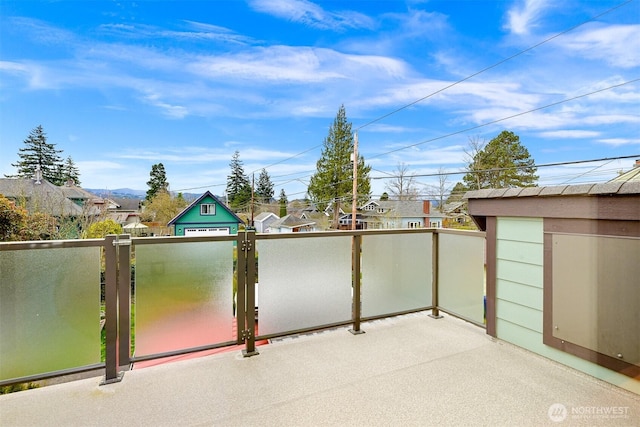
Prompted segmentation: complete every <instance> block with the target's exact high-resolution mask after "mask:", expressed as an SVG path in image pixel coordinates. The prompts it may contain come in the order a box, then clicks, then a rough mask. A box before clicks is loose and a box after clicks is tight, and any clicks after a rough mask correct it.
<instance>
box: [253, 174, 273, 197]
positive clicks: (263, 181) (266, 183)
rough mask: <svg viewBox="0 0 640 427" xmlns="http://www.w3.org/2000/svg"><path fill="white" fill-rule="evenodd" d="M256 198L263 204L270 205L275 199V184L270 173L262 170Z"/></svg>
mask: <svg viewBox="0 0 640 427" xmlns="http://www.w3.org/2000/svg"><path fill="white" fill-rule="evenodd" d="M256 196H257V197H258V198H259V200H260V201H261V202H262V203H269V202H270V201H271V199H272V198H273V183H272V182H271V177H269V173H268V172H267V171H266V170H265V169H262V172H260V177H259V178H258V185H257V186H256Z"/></svg>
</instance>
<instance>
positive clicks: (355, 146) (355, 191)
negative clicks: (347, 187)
mask: <svg viewBox="0 0 640 427" xmlns="http://www.w3.org/2000/svg"><path fill="white" fill-rule="evenodd" d="M352 160H353V202H352V204H351V229H352V230H355V229H356V217H357V207H358V206H357V204H358V201H357V199H358V131H355V133H354V135H353V158H352Z"/></svg>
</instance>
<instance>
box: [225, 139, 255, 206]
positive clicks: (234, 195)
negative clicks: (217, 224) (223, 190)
mask: <svg viewBox="0 0 640 427" xmlns="http://www.w3.org/2000/svg"><path fill="white" fill-rule="evenodd" d="M229 167H230V168H231V174H230V175H229V176H227V198H228V201H229V207H230V208H231V209H235V210H239V209H241V208H243V207H246V206H247V205H248V204H249V202H250V201H251V184H250V183H249V178H247V177H246V175H245V174H244V167H243V166H242V160H240V153H239V152H238V151H237V150H236V151H235V152H234V153H233V157H232V158H231V163H229Z"/></svg>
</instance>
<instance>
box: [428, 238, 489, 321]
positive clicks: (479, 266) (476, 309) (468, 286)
mask: <svg viewBox="0 0 640 427" xmlns="http://www.w3.org/2000/svg"><path fill="white" fill-rule="evenodd" d="M438 248H439V260H440V262H439V266H438V282H439V287H438V301H439V305H440V307H441V308H442V309H443V310H445V311H447V312H450V313H451V314H455V315H458V316H460V317H463V318H467V319H469V320H472V321H474V322H477V323H483V321H484V295H485V280H484V277H485V273H484V259H485V255H484V248H485V239H484V237H483V236H477V235H473V234H471V233H470V235H468V236H465V235H461V234H446V233H440V234H439V235H438Z"/></svg>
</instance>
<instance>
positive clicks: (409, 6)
mask: <svg viewBox="0 0 640 427" xmlns="http://www.w3.org/2000/svg"><path fill="white" fill-rule="evenodd" d="M610 9H613V10H610ZM605 12H608V13H605ZM599 15H600V16H599ZM594 17H595V18H594ZM585 21H588V22H586V23H585ZM581 24H582V25H581ZM576 26H577V27H576ZM573 27H576V28H573ZM571 28H573V29H571ZM570 29H571V30H570ZM567 30H570V31H567ZM563 32H564V33H563ZM560 33H563V34H560ZM558 34H560V35H558ZM556 35H557V37H554V36H556ZM548 39H551V40H549V41H546V42H545V40H548ZM542 42H544V43H542ZM540 43H541V44H540ZM538 44H539V45H538ZM536 45H538V46H536ZM533 46H536V47H534V48H533V49H530V50H528V51H527V52H525V53H523V54H521V55H517V56H516V57H514V58H512V59H509V60H507V61H504V62H502V63H500V62H501V61H503V60H505V59H507V58H510V57H512V56H514V55H516V54H518V53H519V52H522V51H523V50H525V49H528V48H531V47H533ZM494 65H495V66H494ZM492 66H493V67H492ZM488 67H491V68H489V69H488V70H486V71H484V72H481V73H479V74H477V75H474V74H476V73H478V72H479V71H482V70H484V69H487V68H488ZM470 76H472V77H471V78H468V77H470ZM467 78H468V79H467ZM639 78H640V2H639V1H638V0H635V1H631V2H627V3H625V1H624V0H620V1H607V0H598V1H594V0H590V1H581V0H567V1H562V2H557V1H553V0H515V1H510V0H505V1H471V0H468V1H458V0H448V1H367V0H360V1H315V2H312V1H306V0H249V1H240V0H236V1H144V0H143V1H135V2H131V1H25V0H21V1H11V0H2V2H1V3H0V174H11V173H15V169H14V168H13V167H12V166H11V163H15V162H16V161H17V160H18V157H17V152H18V149H19V148H20V147H22V146H23V140H24V139H25V138H26V137H27V136H28V134H29V132H30V131H31V130H32V129H33V128H35V127H36V126H38V125H42V126H43V128H44V130H45V131H46V133H47V136H48V140H49V142H52V143H55V144H56V146H57V148H58V149H61V150H63V153H62V155H63V156H64V157H66V156H71V157H72V158H73V160H74V161H75V162H76V164H77V166H78V167H79V169H80V174H81V180H82V185H83V187H85V188H107V189H116V188H122V187H128V188H133V189H140V190H146V188H147V186H146V182H147V181H148V179H149V172H150V170H151V166H152V165H153V164H155V163H159V162H162V163H163V164H164V166H165V169H166V171H167V178H168V181H169V183H170V185H171V189H172V190H175V191H186V192H193V193H201V192H204V191H205V190H211V191H212V192H214V193H215V194H219V195H221V194H223V192H224V189H225V187H226V177H227V175H228V174H229V162H230V160H231V157H232V155H233V153H234V151H235V150H238V151H239V152H240V159H241V160H242V161H243V163H244V168H245V172H246V173H247V174H251V173H252V172H254V171H255V172H256V176H257V175H258V174H259V172H260V170H261V169H262V168H265V167H266V168H267V171H268V172H269V174H270V176H271V178H272V181H273V182H274V184H275V190H276V195H277V194H278V193H279V192H280V189H284V190H285V192H286V193H287V195H288V196H289V198H290V199H293V198H298V197H303V196H304V193H305V190H306V186H307V184H308V182H309V177H310V175H311V174H312V173H313V171H314V170H315V163H316V161H317V160H318V158H319V157H320V149H321V145H322V142H323V140H324V138H325V137H326V136H327V133H328V129H329V126H330V125H331V124H332V122H333V120H334V118H335V116H336V113H337V111H338V109H339V108H340V106H341V105H343V104H344V106H345V109H346V113H347V118H348V120H349V121H350V122H352V124H353V129H354V130H356V129H357V130H358V136H359V145H360V154H362V155H363V156H364V157H365V161H366V162H367V163H369V164H370V165H371V166H372V167H373V170H372V172H371V176H372V177H375V178H383V177H385V176H389V174H393V173H394V171H395V170H396V169H397V167H398V164H400V163H405V164H406V166H407V167H408V170H409V172H410V173H414V174H432V173H435V172H438V170H445V171H448V172H455V171H460V170H462V169H463V168H464V166H465V149H468V144H469V141H470V139H479V140H486V141H489V140H490V139H492V138H493V137H495V136H496V135H498V134H499V133H500V132H501V131H502V130H505V129H506V130H510V131H513V132H515V133H516V134H517V135H519V136H520V140H521V142H522V143H523V144H524V145H525V146H526V147H527V148H528V149H529V151H530V153H531V155H532V157H533V158H534V159H535V161H536V163H538V164H545V163H554V162H568V161H575V160H587V159H598V158H610V157H617V156H628V155H637V154H640V82H638V81H635V80H637V79H639ZM463 79H466V80H464V81H463V82H461V83H458V84H455V83H457V82H459V81H461V80H463ZM452 85H453V86H452ZM444 88H446V89H445V90H442V89H444ZM595 91H600V92H597V93H594V94H592V95H589V96H582V95H585V94H589V93H592V92H595ZM434 93H435V94H434ZM432 94H434V95H432ZM430 95H432V96H430ZM574 97H578V98H577V99H575V100H573V101H568V102H561V101H564V100H566V99H570V98H574ZM422 98H425V99H423V100H422V101H420V102H417V103H415V104H413V105H410V106H408V107H407V108H403V109H401V108H402V107H405V106H407V105H409V104H411V103H413V102H415V101H417V100H419V99H422ZM556 103H558V104H556ZM552 104H556V105H553V106H551V107H549V108H541V107H545V106H548V105H552ZM540 108H541V109H540ZM398 109H401V110H400V111H398V112H397V113H395V114H391V115H389V116H387V117H384V116H385V115H387V114H389V113H391V112H393V111H396V110H398ZM531 110H535V111H533V112H531V113H527V114H522V115H520V113H525V112H528V111H531ZM512 116H515V117H512ZM509 117H512V118H509ZM378 119H380V120H378ZM503 119H504V120H503ZM633 161H634V160H633V159H625V160H614V161H607V162H598V163H586V164H577V165H568V166H562V167H560V166H558V167H549V168H541V169H540V170H539V175H540V176H541V179H540V182H539V184H540V185H554V184H562V183H574V184H576V183H581V182H602V181H606V180H608V179H610V178H611V177H613V176H615V173H616V171H619V170H621V169H624V170H626V169H629V168H630V167H631V166H632V164H633ZM460 179H461V175H451V176H449V177H448V181H449V184H450V185H453V184H455V182H456V181H458V180H460ZM436 181H437V179H436V178H433V177H420V178H419V179H418V185H419V186H420V187H421V189H422V188H423V191H422V192H423V193H424V194H428V193H429V189H428V188H429V187H428V186H429V185H433V184H435V183H436ZM386 182H388V181H387V180H385V179H374V180H373V181H372V189H373V193H374V195H379V194H381V193H382V192H383V191H384V190H385V183H386Z"/></svg>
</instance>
